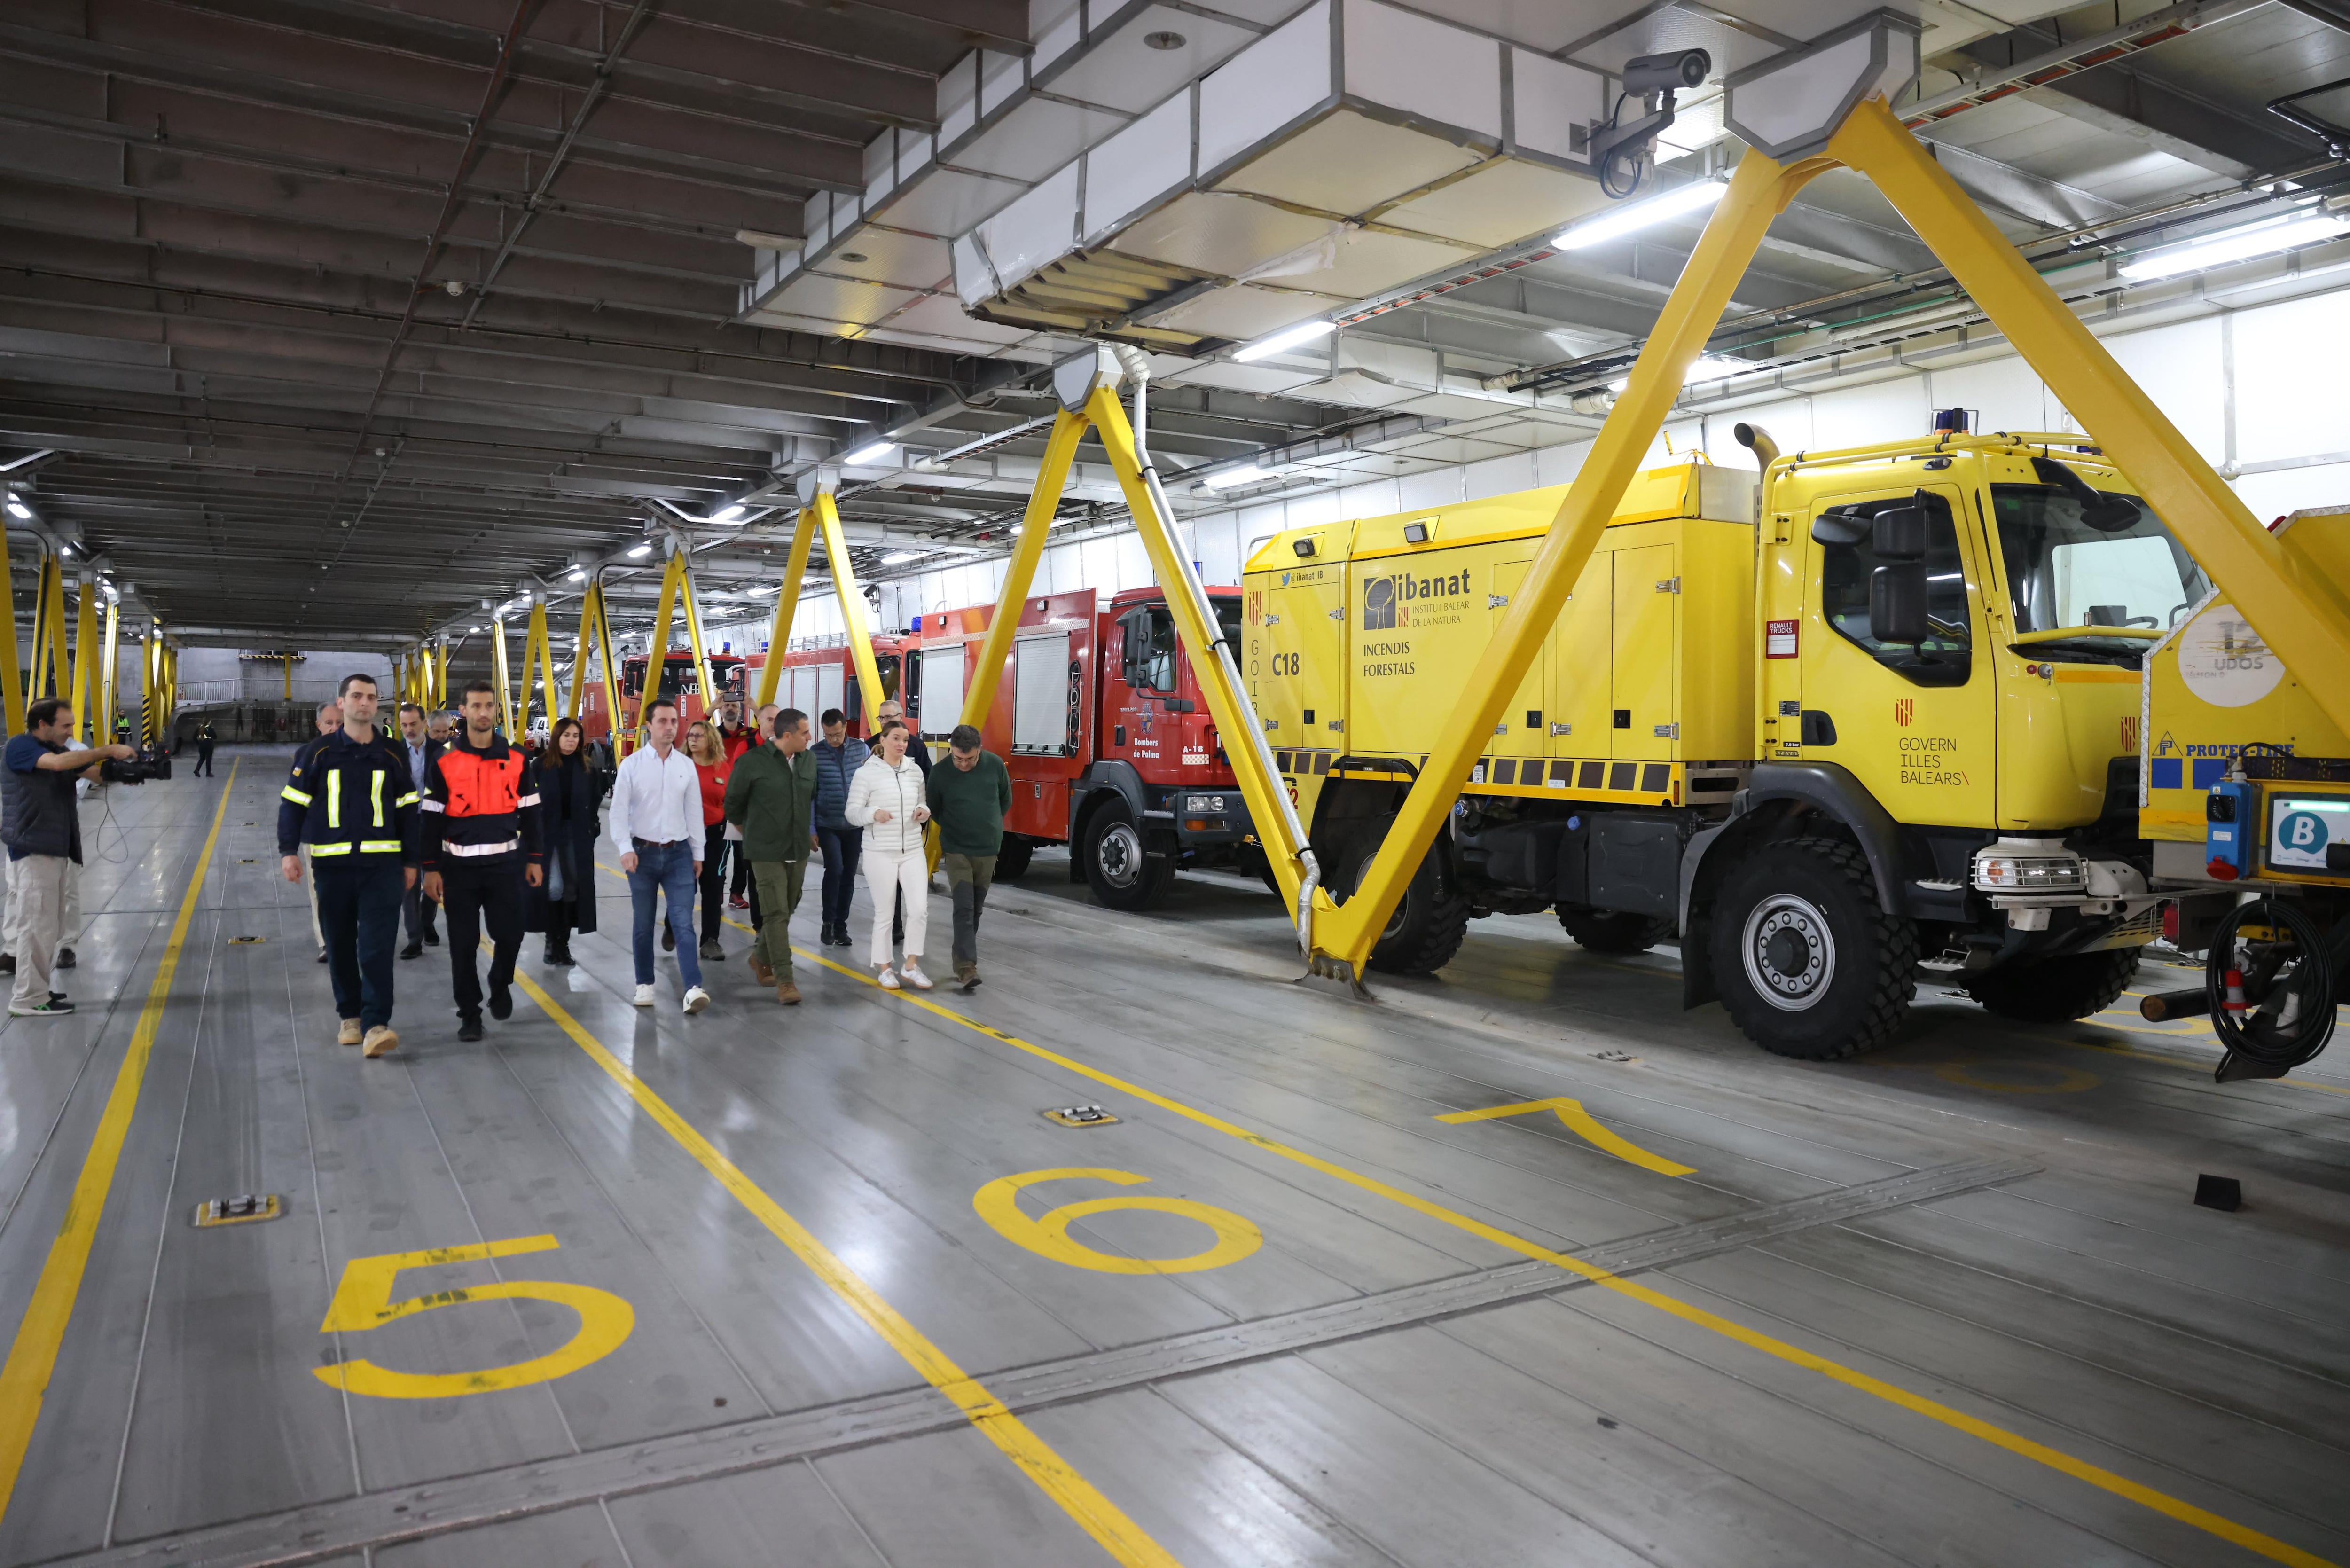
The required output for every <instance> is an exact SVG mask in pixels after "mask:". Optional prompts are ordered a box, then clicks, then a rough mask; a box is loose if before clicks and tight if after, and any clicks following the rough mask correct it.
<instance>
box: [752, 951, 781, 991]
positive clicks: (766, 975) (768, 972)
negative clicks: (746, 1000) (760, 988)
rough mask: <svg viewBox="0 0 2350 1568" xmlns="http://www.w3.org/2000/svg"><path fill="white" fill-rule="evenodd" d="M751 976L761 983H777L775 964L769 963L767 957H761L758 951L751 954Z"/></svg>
mask: <svg viewBox="0 0 2350 1568" xmlns="http://www.w3.org/2000/svg"><path fill="white" fill-rule="evenodd" d="M751 978H752V979H753V980H755V981H758V982H759V983H760V984H761V985H773V984H775V965H773V964H771V963H769V962H768V961H766V960H765V959H763V958H761V957H760V956H759V955H758V954H757V953H753V954H752V955H751Z"/></svg>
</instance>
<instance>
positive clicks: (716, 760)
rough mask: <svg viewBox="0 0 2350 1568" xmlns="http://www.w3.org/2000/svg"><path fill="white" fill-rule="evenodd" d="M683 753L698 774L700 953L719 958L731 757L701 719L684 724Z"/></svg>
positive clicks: (721, 953) (722, 950)
mask: <svg viewBox="0 0 2350 1568" xmlns="http://www.w3.org/2000/svg"><path fill="white" fill-rule="evenodd" d="M685 754H686V755H687V756H689V757H691V758H692V759H693V771H694V772H695V773H696V774H700V775H701V778H702V957H703V958H705V959H708V960H710V961H712V962H723V961H724V960H725V957H726V950H725V948H724V947H723V946H721V945H720V943H719V940H718V922H719V921H720V920H721V919H724V918H725V912H726V911H725V894H726V848H727V845H726V781H727V780H728V779H730V778H732V777H733V774H734V759H733V758H732V757H730V756H728V755H727V754H726V748H725V747H724V746H723V745H721V744H720V743H719V741H718V732H717V731H716V730H714V729H712V728H711V726H710V723H709V722H708V721H707V720H704V719H696V720H695V721H694V722H692V723H691V724H690V725H688V726H687V727H686V732H685Z"/></svg>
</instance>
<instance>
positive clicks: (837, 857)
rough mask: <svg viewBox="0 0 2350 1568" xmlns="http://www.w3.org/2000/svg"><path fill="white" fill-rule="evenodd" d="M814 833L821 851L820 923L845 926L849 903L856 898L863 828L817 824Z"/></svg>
mask: <svg viewBox="0 0 2350 1568" xmlns="http://www.w3.org/2000/svg"><path fill="white" fill-rule="evenodd" d="M816 842H817V844H818V845H819V846H821V847H822V848H823V850H824V923H825V924H826V925H827V926H846V925H847V924H848V909H849V905H850V904H851V903H852V902H854V901H855V899H856V898H857V861H858V857H859V856H861V855H862V854H863V853H864V852H865V830H864V829H863V828H861V827H819V828H817V829H816Z"/></svg>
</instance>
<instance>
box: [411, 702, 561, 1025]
mask: <svg viewBox="0 0 2350 1568" xmlns="http://www.w3.org/2000/svg"><path fill="white" fill-rule="evenodd" d="M463 706H464V715H465V723H464V727H463V729H462V730H460V731H459V732H458V733H457V735H456V736H455V738H453V739H452V740H451V741H450V742H449V745H448V747H447V749H446V750H444V751H442V753H441V754H440V755H439V756H437V757H435V758H433V759H432V762H431V763H428V764H426V766H425V770H424V799H423V801H422V803H421V805H422V810H423V814H424V815H423V817H422V819H421V820H422V823H423V838H424V847H423V854H422V861H423V867H424V896H425V897H426V898H432V899H433V900H435V901H437V902H438V903H439V904H440V906H441V908H442V911H443V912H445V913H446V914H447V915H448V917H449V969H450V974H451V978H452V981H453V982H454V984H455V987H456V992H457V1019H458V1025H457V1038H458V1039H460V1040H479V1039H480V1038H481V1037H482V982H481V979H480V969H479V967H478V966H479V963H480V960H479V959H478V957H477V956H476V954H475V950H476V949H478V948H479V947H480V946H481V945H482V928H483V927H484V926H485V925H486V926H487V927H488V928H489V932H490V942H491V946H492V952H491V956H490V994H489V1003H490V1016H491V1017H493V1018H497V1019H504V1018H508V1017H511V1016H512V1015H513V1013H514V992H513V990H512V987H513V985H514V971H515V957H516V956H517V955H518V954H519V953H520V952H521V951H522V928H523V888H524V886H525V883H526V884H527V885H528V886H530V887H533V888H536V887H537V886H539V885H540V883H541V882H542V881H543V880H544V878H545V877H546V871H545V869H544V867H545V863H546V857H545V853H544V851H543V849H542V848H541V839H540V829H539V820H538V779H537V775H536V774H534V773H533V772H532V771H531V765H530V761H529V759H528V758H526V757H525V756H524V755H523V753H522V748H521V747H519V746H513V745H509V744H507V743H506V738H505V737H504V735H501V734H499V733H498V732H497V722H498V696H497V689H496V688H495V687H494V686H492V685H491V684H490V683H489V682H488V681H486V680H476V681H473V683H472V684H470V685H468V686H467V687H466V688H465V695H464V704H463Z"/></svg>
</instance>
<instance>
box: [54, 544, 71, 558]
mask: <svg viewBox="0 0 2350 1568" xmlns="http://www.w3.org/2000/svg"><path fill="white" fill-rule="evenodd" d="M57 554H58V555H60V556H70V555H72V554H73V546H72V545H68V544H66V543H64V542H63V541H59V543H58V545H57Z"/></svg>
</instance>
